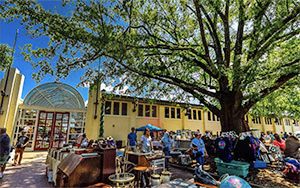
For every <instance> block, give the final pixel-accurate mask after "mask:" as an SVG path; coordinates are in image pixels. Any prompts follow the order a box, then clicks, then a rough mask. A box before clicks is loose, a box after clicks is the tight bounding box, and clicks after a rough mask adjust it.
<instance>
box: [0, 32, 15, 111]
mask: <svg viewBox="0 0 300 188" xmlns="http://www.w3.org/2000/svg"><path fill="white" fill-rule="evenodd" d="M18 33H19V30H18V29H17V30H16V35H15V40H14V45H13V50H12V52H11V62H10V64H9V66H8V68H7V73H6V78H5V84H4V88H3V90H2V91H1V96H2V97H1V104H0V115H2V114H3V104H4V97H6V96H7V94H6V89H7V84H8V78H9V73H10V69H11V66H12V65H13V62H14V53H15V49H16V44H17V38H18Z"/></svg>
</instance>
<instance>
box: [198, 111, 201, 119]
mask: <svg viewBox="0 0 300 188" xmlns="http://www.w3.org/2000/svg"><path fill="white" fill-rule="evenodd" d="M198 120H201V110H198Z"/></svg>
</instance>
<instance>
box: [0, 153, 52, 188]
mask: <svg viewBox="0 0 300 188" xmlns="http://www.w3.org/2000/svg"><path fill="white" fill-rule="evenodd" d="M46 156H47V152H26V153H24V156H23V160H22V165H20V166H11V164H8V165H7V167H6V170H5V172H4V178H3V179H2V180H0V187H1V188H2V187H3V188H5V187H22V188H24V187H26V188H35V187H36V188H40V187H52V186H51V184H49V183H48V182H47V178H46V176H45V169H46V165H45V159H46Z"/></svg>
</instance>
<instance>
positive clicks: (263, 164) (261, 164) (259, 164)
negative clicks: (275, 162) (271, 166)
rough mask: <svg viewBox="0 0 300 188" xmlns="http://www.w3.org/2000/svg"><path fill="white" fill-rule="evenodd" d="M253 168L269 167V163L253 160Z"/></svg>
mask: <svg viewBox="0 0 300 188" xmlns="http://www.w3.org/2000/svg"><path fill="white" fill-rule="evenodd" d="M253 168H267V163H266V162H265V161H260V160H256V161H254V162H253Z"/></svg>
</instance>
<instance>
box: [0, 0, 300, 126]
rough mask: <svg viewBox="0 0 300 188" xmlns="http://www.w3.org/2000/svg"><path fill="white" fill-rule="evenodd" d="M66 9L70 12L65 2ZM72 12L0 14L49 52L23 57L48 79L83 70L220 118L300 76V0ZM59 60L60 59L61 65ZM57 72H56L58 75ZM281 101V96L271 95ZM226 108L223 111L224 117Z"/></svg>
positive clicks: (197, 1) (100, 5) (94, 3)
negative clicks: (45, 40)
mask: <svg viewBox="0 0 300 188" xmlns="http://www.w3.org/2000/svg"><path fill="white" fill-rule="evenodd" d="M65 6H68V3H66V5H65ZM72 6H74V11H73V12H72V14H71V15H59V14H57V13H53V12H51V11H48V10H45V9H43V7H41V6H40V5H39V4H38V3H36V2H33V1H23V0H7V1H5V2H3V3H0V12H1V13H0V16H1V17H2V18H4V19H14V18H18V19H21V20H22V23H23V24H25V26H26V28H27V30H28V31H29V33H30V34H31V35H32V36H34V37H39V36H48V37H49V46H48V47H47V48H39V49H34V48H32V47H31V46H30V45H29V46H27V48H25V50H24V57H25V59H26V60H27V61H30V62H31V63H32V64H33V66H34V67H36V68H37V69H39V70H40V71H39V72H38V73H37V74H36V77H37V79H40V78H41V77H43V76H44V75H45V74H55V75H57V76H58V77H65V76H67V75H68V74H69V72H70V71H72V70H77V69H82V68H84V69H85V70H86V73H85V75H84V76H83V77H82V81H83V82H93V80H95V79H96V78H97V76H98V74H97V69H96V68H95V67H96V66H95V65H94V62H95V61H96V60H97V59H99V58H102V60H104V62H103V63H102V66H101V71H102V73H103V75H105V76H102V77H101V78H102V79H103V80H102V82H104V83H105V84H107V85H114V86H115V89H118V90H120V89H122V88H125V86H128V85H129V86H130V87H129V88H128V89H127V91H126V92H127V93H138V94H139V95H142V96H145V97H147V96H149V97H152V98H161V97H163V96H166V95H167V96H170V99H174V100H181V101H182V100H186V101H189V100H190V99H191V98H196V99H197V100H198V101H200V102H201V103H202V104H204V105H205V106H206V107H208V108H209V109H210V110H211V111H213V112H214V113H215V114H216V115H218V116H221V122H222V114H223V115H224V113H223V112H224V111H226V110H228V109H229V110H230V113H231V114H235V115H237V114H239V115H240V117H243V115H242V114H245V113H246V112H247V111H248V110H249V109H250V108H251V107H252V106H253V105H254V104H256V103H257V102H258V101H260V100H262V99H263V98H265V97H266V96H268V95H269V94H270V93H272V92H274V91H276V90H277V89H279V88H281V87H282V86H284V85H285V84H287V83H288V84H291V83H293V82H294V81H295V78H296V77H297V76H299V73H300V66H299V65H300V50H299V48H300V40H299V37H300V36H299V33H300V23H299V20H300V19H299V18H300V4H299V1H294V0H277V1H271V0H256V1H252V0H235V1H230V0H217V1H216V0H122V1H117V0H115V1H106V0H91V1H88V2H86V1H85V0H77V1H76V3H74V4H72ZM54 60H55V61H54ZM52 67H55V68H54V69H52ZM274 95H275V94H274ZM225 109H226V110H225Z"/></svg>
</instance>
